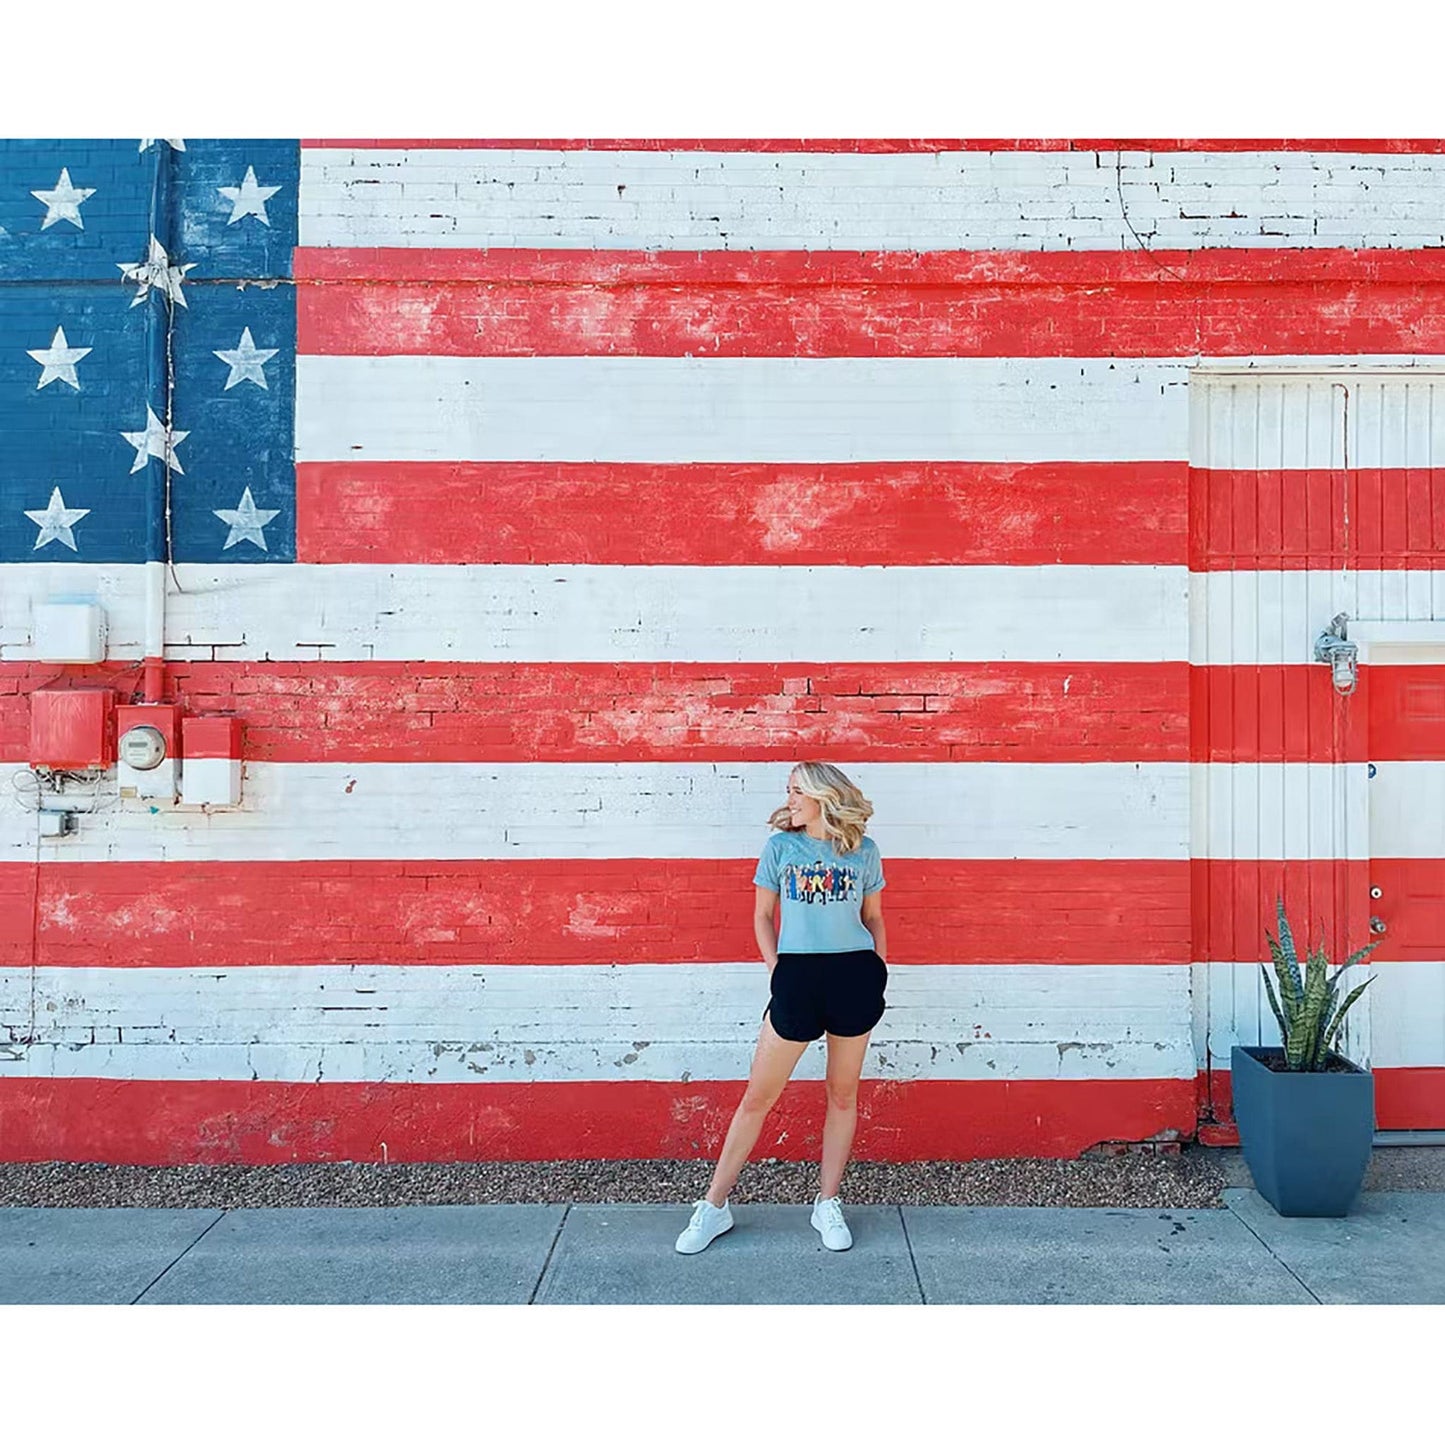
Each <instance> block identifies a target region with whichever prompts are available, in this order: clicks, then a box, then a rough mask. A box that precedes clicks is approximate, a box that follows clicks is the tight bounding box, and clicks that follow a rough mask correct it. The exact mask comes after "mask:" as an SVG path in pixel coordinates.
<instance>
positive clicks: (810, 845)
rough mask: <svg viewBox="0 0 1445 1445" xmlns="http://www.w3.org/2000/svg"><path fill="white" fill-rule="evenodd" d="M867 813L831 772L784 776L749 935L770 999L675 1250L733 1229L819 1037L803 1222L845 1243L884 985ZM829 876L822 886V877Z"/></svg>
mask: <svg viewBox="0 0 1445 1445" xmlns="http://www.w3.org/2000/svg"><path fill="white" fill-rule="evenodd" d="M872 815H873V805H872V803H870V802H869V801H868V799H867V798H865V797H864V796H863V794H862V793H861V792H859V791H858V789H857V787H856V786H855V785H854V784H853V783H852V782H851V781H850V780H849V779H848V777H847V776H846V775H845V774H844V773H843V772H842V771H841V770H840V769H838V768H835V767H834V766H833V765H832V764H831V763H816V762H813V763H799V764H798V765H797V766H796V767H795V768H794V769H793V771H792V773H791V775H790V776H789V778H788V801H787V802H786V804H784V806H783V807H781V808H779V809H778V810H777V812H775V813H774V814H773V815H772V817H771V818H769V819H768V822H769V824H770V826H771V827H773V828H775V829H778V830H779V831H778V832H775V833H774V834H773V836H772V837H771V838H769V839H768V842H767V846H766V847H765V848H764V849H763V855H762V857H761V858H760V859H759V860H758V869H757V873H756V875H755V876H754V878H753V884H754V886H755V888H756V890H757V892H756V898H755V902H754V904H753V932H754V933H755V934H756V935H757V940H758V948H759V950H760V951H761V952H762V955H763V962H764V963H765V964H767V967H768V975H769V978H770V980H771V984H772V988H771V997H770V998H769V1000H768V1006H767V1007H766V1008H765V1009H764V1010H763V1023H762V1028H761V1030H760V1031H759V1034H758V1043H757V1048H756V1050H755V1051H754V1053H753V1063H752V1069H751V1071H750V1073H749V1075H748V1087H747V1092H746V1093H744V1095H743V1101H742V1103H741V1104H739V1105H738V1108H737V1112H736V1113H735V1114H734V1115H733V1119H732V1123H731V1124H730V1125H729V1126H728V1132H727V1138H726V1139H725V1140H724V1141H723V1147H722V1153H721V1155H720V1156H719V1158H718V1161H717V1167H716V1169H714V1171H713V1176H712V1184H711V1185H710V1186H709V1188H708V1191H707V1194H706V1196H705V1197H704V1198H702V1199H700V1200H698V1202H697V1207H696V1208H695V1209H694V1210H693V1215H692V1220H691V1222H690V1223H689V1224H688V1226H687V1228H686V1229H684V1230H683V1232H682V1233H681V1234H680V1235H679V1236H678V1239H677V1251H678V1253H679V1254H696V1253H698V1251H699V1250H703V1249H706V1248H707V1247H708V1245H709V1244H711V1243H712V1241H713V1240H714V1239H716V1238H717V1237H718V1235H720V1234H726V1233H727V1231H728V1230H730V1229H731V1228H732V1227H733V1217H732V1211H731V1209H730V1208H729V1206H728V1192H729V1191H730V1190H731V1189H732V1187H733V1184H734V1183H735V1182H736V1180H737V1177H738V1174H739V1173H740V1172H741V1171H742V1167H743V1165H744V1164H745V1163H746V1162H747V1158H748V1155H749V1154H750V1153H751V1152H752V1149H753V1146H754V1145H755V1144H756V1143H757V1141H758V1135H759V1134H760V1133H761V1132H762V1127H763V1121H764V1120H765V1119H766V1118H767V1115H768V1111H769V1110H770V1109H771V1108H772V1107H773V1104H774V1103H776V1101H777V1098H778V1095H779V1094H781V1093H782V1092H783V1086H784V1085H785V1084H786V1083H787V1082H788V1079H789V1078H790V1077H791V1076H792V1072H793V1069H794V1067H795V1065H796V1064H797V1062H798V1060H799V1059H800V1058H802V1056H803V1051H804V1050H805V1049H806V1048H807V1047H808V1045H809V1044H810V1043H812V1042H813V1040H815V1039H818V1038H822V1037H823V1036H824V1035H825V1034H826V1036H827V1040H828V1043H827V1049H828V1109H827V1114H826V1116H825V1119H824V1122H823V1161H822V1169H821V1174H820V1178H819V1189H818V1194H817V1197H816V1198H815V1199H814V1201H813V1217H812V1225H813V1228H814V1229H816V1230H817V1231H818V1233H819V1234H820V1235H822V1237H823V1243H824V1245H825V1246H826V1247H827V1248H829V1249H847V1248H849V1246H850V1245H851V1244H852V1243H853V1236H852V1235H851V1234H850V1233H849V1231H848V1226H847V1224H846V1223H845V1221H844V1219H843V1206H842V1204H841V1202H840V1201H839V1198H838V1190H839V1188H840V1186H841V1184H842V1181H843V1170H844V1168H845V1167H846V1165H847V1163H848V1156H849V1154H850V1153H851V1152H852V1148H853V1132H854V1129H855V1127H856V1126H857V1122H858V1108H857V1104H858V1078H859V1075H860V1074H861V1073H862V1071H863V1059H864V1056H865V1055H866V1053H867V1051H868V1035H869V1034H870V1033H871V1032H872V1030H873V1027H874V1025H875V1024H877V1022H878V1020H879V1019H880V1018H882V1017H883V1007H884V1001H883V990H884V988H885V987H886V985H887V983H888V968H887V965H886V963H885V962H884V959H885V957H886V955H887V952H888V943H887V936H886V934H885V932H884V928H883V899H882V897H881V894H882V890H883V860H882V858H881V857H880V856H879V853H878V845H877V844H876V843H875V842H874V841H873V840H872V839H871V838H869V837H866V836H865V834H864V829H865V828H866V827H867V823H868V819H869V818H870V817H871V816H872ZM830 870H831V875H832V886H831V887H826V886H825V885H824V884H823V882H822V879H823V877H824V875H825V873H827V872H829V871H830ZM780 901H781V911H782V923H781V931H779V928H778V912H779V903H780Z"/></svg>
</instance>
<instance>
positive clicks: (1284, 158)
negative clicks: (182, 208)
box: [300, 149, 1445, 251]
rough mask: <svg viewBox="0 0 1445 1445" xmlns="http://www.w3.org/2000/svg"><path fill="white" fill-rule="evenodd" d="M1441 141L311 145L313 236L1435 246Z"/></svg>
mask: <svg viewBox="0 0 1445 1445" xmlns="http://www.w3.org/2000/svg"><path fill="white" fill-rule="evenodd" d="M1442 191H1445V156H1438V155H1404V156H1393V155H1380V154H1374V153H1366V154H1350V153H1347V152H1318V153H1316V152H1307V151H1295V152H1279V151H1262V152H1213V153H1200V152H1192V153H1181V152H1159V153H1150V152H1141V151H1125V152H1122V153H1120V152H1115V151H1049V152H1042V151H1033V152H1030V151H1023V152H1020V151H1002V152H985V151H952V152H942V153H936V154H887V155H856V154H826V153H791V154H785V153H759V152H753V153H748V152H742V153H738V152H708V151H588V150H568V151H560V150H551V151H549V150H462V149H458V150H445V149H435V150H432V149H427V150H400V149H398V150H342V149H335V150H332V149H325V150H311V149H303V150H302V152H301V196H300V238H301V244H302V245H303V246H456V247H488V246H506V247H540V248H544V249H551V248H558V247H567V248H583V247H587V248H591V247H596V248H600V249H609V248H622V249H657V248H667V249H673V250H689V251H700V250H720V249H727V250H744V251H745V250H757V249H767V250H778V249H783V250H808V249H816V248H834V249H841V250H874V249H881V250H954V249H959V248H963V249H985V250H1014V249H1017V250H1028V251H1039V250H1045V251H1049V250H1120V249H1122V250H1134V249H1137V247H1138V246H1139V244H1140V241H1141V240H1142V241H1143V242H1144V243H1146V244H1147V245H1149V246H1152V247H1154V248H1156V249H1173V248H1192V247H1202V246H1269V247H1276V246H1291V247H1295V246H1299V247H1315V246H1331V247H1335V246H1344V247H1376V246H1383V247H1402V246H1438V245H1441V244H1442V243H1445V218H1442V214H1441V208H1440V206H1439V205H1438V203H1437V202H1436V200H1435V197H1438V196H1439V195H1440V194H1441V193H1442Z"/></svg>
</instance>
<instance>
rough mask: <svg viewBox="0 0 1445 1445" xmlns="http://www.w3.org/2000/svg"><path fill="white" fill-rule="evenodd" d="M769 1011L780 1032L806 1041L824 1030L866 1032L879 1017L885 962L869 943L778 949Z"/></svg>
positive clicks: (852, 1033) (885, 983)
mask: <svg viewBox="0 0 1445 1445" xmlns="http://www.w3.org/2000/svg"><path fill="white" fill-rule="evenodd" d="M772 984H773V990H772V997H771V998H770V999H769V1000H768V1006H767V1007H766V1008H765V1009H764V1010H763V1014H764V1015H765V1016H766V1015H771V1016H772V1021H773V1028H774V1029H775V1030H776V1031H777V1033H778V1036H779V1037H780V1038H785V1039H791V1040H792V1042H793V1043H795V1044H801V1043H811V1042H812V1041H813V1040H814V1039H820V1038H822V1037H823V1035H824V1034H825V1033H829V1034H838V1035H840V1036H841V1037H843V1038H850V1037H853V1036H855V1035H857V1034H866V1033H867V1032H868V1031H869V1030H870V1029H871V1028H872V1027H873V1026H874V1024H876V1023H877V1022H878V1020H879V1019H881V1018H882V1017H883V990H884V989H885V988H886V987H887V986H888V965H887V964H885V963H884V962H883V960H882V959H881V958H879V957H878V955H877V954H876V953H875V952H874V951H873V950H872V949H871V948H860V949H857V950H855V951H853V952H851V953H780V954H779V955H778V962H777V965H776V966H775V967H774V969H773V978H772Z"/></svg>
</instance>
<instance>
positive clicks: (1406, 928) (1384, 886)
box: [1353, 858, 1445, 1033]
mask: <svg viewBox="0 0 1445 1445" xmlns="http://www.w3.org/2000/svg"><path fill="white" fill-rule="evenodd" d="M1370 886H1371V887H1372V888H1378V889H1379V890H1380V897H1379V898H1372V899H1371V900H1370V912H1371V913H1374V914H1378V915H1379V916H1380V917H1381V918H1383V919H1384V920H1385V923H1386V924H1387V926H1388V932H1386V934H1385V935H1384V937H1383V938H1381V939H1380V940H1379V944H1380V946H1379V947H1378V948H1377V949H1376V950H1375V951H1374V953H1372V954H1371V955H1370V962H1371V963H1397V962H1401V963H1404V962H1413V961H1418V962H1422V963H1434V962H1436V961H1438V960H1439V959H1441V958H1445V860H1442V859H1439V858H1373V859H1371V860H1370ZM1366 938H1367V935H1366V934H1365V933H1364V932H1363V930H1361V932H1360V933H1359V934H1358V935H1357V936H1356V937H1355V938H1354V940H1353V945H1354V947H1356V948H1358V947H1359V946H1360V945H1361V944H1362V943H1364V942H1365V941H1366ZM1441 1022H1442V1033H1445V1020H1442V1021H1441Z"/></svg>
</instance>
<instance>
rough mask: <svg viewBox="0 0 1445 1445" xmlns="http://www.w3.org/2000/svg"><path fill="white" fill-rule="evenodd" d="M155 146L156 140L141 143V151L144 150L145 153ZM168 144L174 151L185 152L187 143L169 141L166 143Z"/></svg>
mask: <svg viewBox="0 0 1445 1445" xmlns="http://www.w3.org/2000/svg"><path fill="white" fill-rule="evenodd" d="M154 144H155V140H154V139H151V140H143V141H142V142H141V143H140V149H141V150H143V151H144V150H149V149H150V148H151V146H153V145H154ZM166 144H167V145H168V146H170V148H171V149H172V150H173V151H183V150H185V148H186V143H185V141H183V140H168V141H167V142H166Z"/></svg>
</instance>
